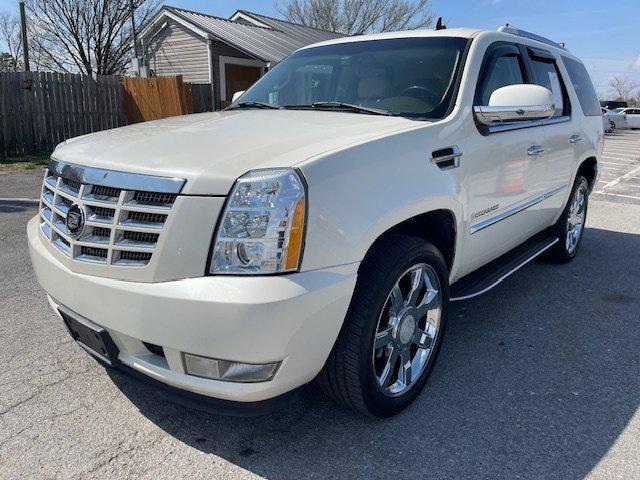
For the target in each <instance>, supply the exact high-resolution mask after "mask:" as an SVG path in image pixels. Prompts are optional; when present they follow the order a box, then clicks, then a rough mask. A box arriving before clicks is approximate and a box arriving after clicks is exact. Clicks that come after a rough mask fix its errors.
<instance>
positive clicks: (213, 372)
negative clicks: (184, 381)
mask: <svg viewBox="0 0 640 480" xmlns="http://www.w3.org/2000/svg"><path fill="white" fill-rule="evenodd" d="M183 358H184V369H185V371H186V372H187V373H188V374H189V375H193V376H196V377H202V378H209V379H212V380H224V381H226V382H244V383H253V382H267V381H269V380H271V379H272V378H273V376H274V375H275V374H276V370H278V367H279V366H280V363H279V362H276V363H257V364H256V363H241V362H229V361H227V360H217V359H215V358H207V357H201V356H199V355H192V354H190V353H184V354H183Z"/></svg>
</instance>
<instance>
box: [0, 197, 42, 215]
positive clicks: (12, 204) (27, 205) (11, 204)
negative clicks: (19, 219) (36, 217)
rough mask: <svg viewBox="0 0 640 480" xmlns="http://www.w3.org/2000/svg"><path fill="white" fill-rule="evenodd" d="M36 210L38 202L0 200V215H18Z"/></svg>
mask: <svg viewBox="0 0 640 480" xmlns="http://www.w3.org/2000/svg"><path fill="white" fill-rule="evenodd" d="M37 209H38V202H34V201H32V200H0V213H18V212H26V211H28V210H33V211H34V212H35V211H36V210H37Z"/></svg>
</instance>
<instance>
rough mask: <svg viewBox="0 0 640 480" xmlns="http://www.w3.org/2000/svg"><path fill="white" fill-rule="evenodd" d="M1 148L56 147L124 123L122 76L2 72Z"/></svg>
mask: <svg viewBox="0 0 640 480" xmlns="http://www.w3.org/2000/svg"><path fill="white" fill-rule="evenodd" d="M0 120H1V122H2V124H1V125H0V154H2V155H11V154H21V153H25V152H31V151H35V150H44V149H52V148H53V147H55V146H56V145H57V144H58V143H60V142H62V141H63V140H65V139H67V138H70V137H75V136H77V135H82V134H85V133H90V132H97V131H99V130H104V129H107V128H114V127H118V126H120V125H124V124H125V117H124V112H123V108H122V88H121V86H120V79H119V78H118V77H112V76H98V78H97V79H93V78H91V77H85V76H82V75H72V74H65V73H51V72H20V73H0Z"/></svg>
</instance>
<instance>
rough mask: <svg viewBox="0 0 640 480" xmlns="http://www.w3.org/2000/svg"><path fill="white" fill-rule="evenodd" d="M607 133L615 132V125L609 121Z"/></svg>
mask: <svg viewBox="0 0 640 480" xmlns="http://www.w3.org/2000/svg"><path fill="white" fill-rule="evenodd" d="M609 131H610V132H611V133H613V132H615V131H616V124H615V123H613V122H612V121H611V120H609Z"/></svg>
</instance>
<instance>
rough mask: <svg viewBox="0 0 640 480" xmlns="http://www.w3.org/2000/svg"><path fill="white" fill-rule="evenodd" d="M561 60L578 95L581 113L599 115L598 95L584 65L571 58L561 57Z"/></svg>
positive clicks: (592, 115)
mask: <svg viewBox="0 0 640 480" xmlns="http://www.w3.org/2000/svg"><path fill="white" fill-rule="evenodd" d="M562 61H563V63H564V66H565V67H566V68H567V72H569V78H570V79H571V83H572V84H573V89H574V90H575V91H576V94H577V95H578V100H579V102H580V107H581V108H582V113H584V114H585V115H586V116H587V117H595V116H600V102H599V100H598V95H596V91H595V89H594V88H593V83H591V78H590V77H589V73H587V69H586V68H585V66H584V65H583V64H582V63H580V62H578V61H576V60H573V59H572V58H567V57H562Z"/></svg>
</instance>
